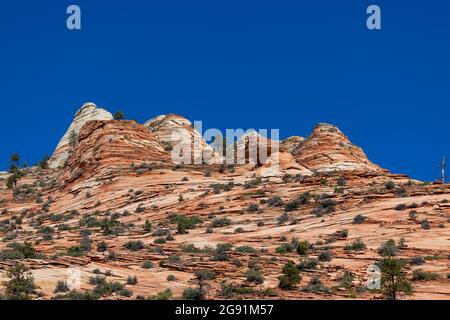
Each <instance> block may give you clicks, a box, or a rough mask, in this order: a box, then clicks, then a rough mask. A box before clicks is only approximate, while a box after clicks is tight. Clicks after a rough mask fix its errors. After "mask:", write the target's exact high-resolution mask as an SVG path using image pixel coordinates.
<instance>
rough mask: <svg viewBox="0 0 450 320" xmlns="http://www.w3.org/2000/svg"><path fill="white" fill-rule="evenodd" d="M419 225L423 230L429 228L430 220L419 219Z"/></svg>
mask: <svg viewBox="0 0 450 320" xmlns="http://www.w3.org/2000/svg"><path fill="white" fill-rule="evenodd" d="M420 227H421V228H422V229H423V230H430V228H431V225H430V221H428V220H427V219H424V220H422V221H420Z"/></svg>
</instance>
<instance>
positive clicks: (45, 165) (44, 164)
mask: <svg viewBox="0 0 450 320" xmlns="http://www.w3.org/2000/svg"><path fill="white" fill-rule="evenodd" d="M49 160H50V156H49V155H48V154H46V155H45V156H44V157H43V158H42V159H41V161H39V162H38V167H39V168H41V169H43V170H45V169H48V161H49Z"/></svg>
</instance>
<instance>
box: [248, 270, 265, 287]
mask: <svg viewBox="0 0 450 320" xmlns="http://www.w3.org/2000/svg"><path fill="white" fill-rule="evenodd" d="M245 277H246V278H247V281H249V282H254V283H256V284H262V283H264V277H263V275H262V274H261V272H260V271H259V270H255V269H249V270H248V271H247V272H246V273H245Z"/></svg>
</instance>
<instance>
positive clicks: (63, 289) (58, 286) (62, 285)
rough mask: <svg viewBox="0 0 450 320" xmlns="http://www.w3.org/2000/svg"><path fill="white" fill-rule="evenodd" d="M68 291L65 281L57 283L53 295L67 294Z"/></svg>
mask: <svg viewBox="0 0 450 320" xmlns="http://www.w3.org/2000/svg"><path fill="white" fill-rule="evenodd" d="M68 291H70V289H69V287H68V286H67V283H66V282H65V281H58V283H57V284H56V287H55V290H53V293H61V292H63V293H64V292H68Z"/></svg>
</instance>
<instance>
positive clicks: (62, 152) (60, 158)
mask: <svg viewBox="0 0 450 320" xmlns="http://www.w3.org/2000/svg"><path fill="white" fill-rule="evenodd" d="M112 119H113V116H112V114H111V113H109V112H108V111H106V110H105V109H102V108H98V107H97V106H96V105H95V104H94V103H92V102H87V103H85V104H83V105H82V106H81V108H80V109H79V110H78V111H77V112H76V113H75V116H74V118H73V120H72V123H71V124H70V126H69V128H68V129H67V131H66V133H65V134H64V136H63V137H62V138H61V140H60V141H59V143H58V145H57V146H56V149H55V151H54V152H53V156H52V157H51V159H50V161H49V166H50V168H52V169H55V168H58V167H61V166H63V165H64V163H65V161H66V160H67V158H68V157H69V151H70V148H71V147H70V142H71V139H72V136H73V135H75V137H77V136H78V134H79V132H80V130H81V128H82V127H83V126H84V125H85V124H86V123H87V122H89V121H93V120H112Z"/></svg>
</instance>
